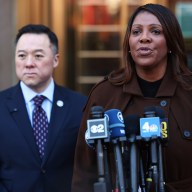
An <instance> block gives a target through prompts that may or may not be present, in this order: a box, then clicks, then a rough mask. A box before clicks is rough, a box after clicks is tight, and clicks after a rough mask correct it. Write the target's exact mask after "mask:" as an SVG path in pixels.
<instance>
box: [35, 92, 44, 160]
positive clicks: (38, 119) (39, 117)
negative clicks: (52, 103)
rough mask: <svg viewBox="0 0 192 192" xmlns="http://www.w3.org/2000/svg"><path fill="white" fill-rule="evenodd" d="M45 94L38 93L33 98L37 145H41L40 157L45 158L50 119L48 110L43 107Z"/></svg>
mask: <svg viewBox="0 0 192 192" xmlns="http://www.w3.org/2000/svg"><path fill="white" fill-rule="evenodd" d="M45 98H46V97H44V96H43V95H38V96H35V97H34V98H33V101H34V105H35V108H34V110H33V115H32V116H33V117H32V118H33V129H34V135H35V138H36V143H37V146H38V147H39V153H40V157H41V158H43V156H44V154H45V144H46V141H47V134H48V119H47V115H46V112H45V111H44V110H43V108H42V107H41V104H42V103H43V101H44V99H45Z"/></svg>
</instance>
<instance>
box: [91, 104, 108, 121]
mask: <svg viewBox="0 0 192 192" xmlns="http://www.w3.org/2000/svg"><path fill="white" fill-rule="evenodd" d="M89 117H90V119H99V118H103V117H104V109H103V107H102V106H93V107H91V110H90V114H89Z"/></svg>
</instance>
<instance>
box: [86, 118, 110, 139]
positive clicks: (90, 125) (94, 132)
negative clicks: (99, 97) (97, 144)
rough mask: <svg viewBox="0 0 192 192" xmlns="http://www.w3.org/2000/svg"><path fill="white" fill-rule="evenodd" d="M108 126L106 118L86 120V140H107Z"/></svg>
mask: <svg viewBox="0 0 192 192" xmlns="http://www.w3.org/2000/svg"><path fill="white" fill-rule="evenodd" d="M108 136H109V131H108V124H107V120H106V117H104V118H100V119H89V120H87V138H88V139H102V138H108Z"/></svg>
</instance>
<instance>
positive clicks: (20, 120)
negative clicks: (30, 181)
mask: <svg viewBox="0 0 192 192" xmlns="http://www.w3.org/2000/svg"><path fill="white" fill-rule="evenodd" d="M7 106H8V109H9V112H10V114H11V116H12V117H13V119H14V120H15V122H16V125H17V127H16V128H17V129H18V130H19V131H20V132H21V133H22V134H23V137H24V138H25V141H26V143H27V144H28V145H29V147H30V148H31V150H32V152H33V154H34V156H35V157H36V158H38V159H39V161H40V157H39V152H38V148H37V145H36V143H35V138H34V135H33V129H32V127H31V123H30V120H29V116H28V112H27V109H26V105H25V101H24V97H23V94H22V91H21V88H20V85H19V84H18V85H17V86H15V87H14V88H13V91H12V92H11V94H10V95H8V97H7Z"/></svg>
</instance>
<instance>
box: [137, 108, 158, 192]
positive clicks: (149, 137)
mask: <svg viewBox="0 0 192 192" xmlns="http://www.w3.org/2000/svg"><path fill="white" fill-rule="evenodd" d="M140 132H141V137H142V138H144V139H145V140H146V141H150V168H149V175H148V176H149V177H150V176H151V171H152V178H153V181H154V184H155V191H156V192H157V191H158V152H157V138H158V137H160V136H161V129H160V118H159V117H156V113H155V108H154V107H148V108H145V110H144V118H141V119H140ZM149 177H148V180H149V181H150V179H151V178H149ZM147 187H148V189H149V188H150V187H151V182H148V186H147Z"/></svg>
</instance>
